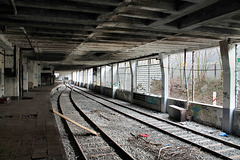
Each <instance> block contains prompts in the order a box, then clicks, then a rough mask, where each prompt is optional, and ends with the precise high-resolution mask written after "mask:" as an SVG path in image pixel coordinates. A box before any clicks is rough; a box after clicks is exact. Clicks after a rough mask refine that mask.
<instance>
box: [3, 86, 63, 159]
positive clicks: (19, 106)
mask: <svg viewBox="0 0 240 160" xmlns="http://www.w3.org/2000/svg"><path fill="white" fill-rule="evenodd" d="M53 87H54V86H41V87H39V88H37V89H33V90H30V91H29V92H28V93H25V94H24V96H25V99H24V100H19V101H12V102H11V103H10V104H0V160H28V159H44V160H45V159H46V160H63V159H66V155H65V151H64V148H63V144H62V142H61V138H60V134H59V131H58V128H57V125H56V122H55V118H54V115H53V113H51V112H50V110H51V102H50V91H51V89H52V88H53Z"/></svg>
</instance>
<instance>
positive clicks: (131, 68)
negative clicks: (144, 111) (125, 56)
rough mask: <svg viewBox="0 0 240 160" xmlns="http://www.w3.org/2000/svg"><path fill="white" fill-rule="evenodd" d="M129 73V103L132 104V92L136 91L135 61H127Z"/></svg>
mask: <svg viewBox="0 0 240 160" xmlns="http://www.w3.org/2000/svg"><path fill="white" fill-rule="evenodd" d="M129 64H130V71H131V102H132V103H133V92H134V91H135V90H136V83H135V82H136V78H137V72H136V68H137V61H129Z"/></svg>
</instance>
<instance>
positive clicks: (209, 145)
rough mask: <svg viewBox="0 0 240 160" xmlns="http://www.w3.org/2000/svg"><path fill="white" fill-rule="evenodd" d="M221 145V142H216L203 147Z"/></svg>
mask: <svg viewBox="0 0 240 160" xmlns="http://www.w3.org/2000/svg"><path fill="white" fill-rule="evenodd" d="M221 145H222V143H216V144H209V145H206V146H204V147H215V146H221Z"/></svg>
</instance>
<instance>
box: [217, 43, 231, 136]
mask: <svg viewBox="0 0 240 160" xmlns="http://www.w3.org/2000/svg"><path fill="white" fill-rule="evenodd" d="M219 44H220V51H221V57H222V65H223V118H222V129H223V130H224V131H225V132H227V133H231V132H232V119H233V110H234V109H235V46H234V45H233V44H229V42H228V41H221V42H220V43H219Z"/></svg>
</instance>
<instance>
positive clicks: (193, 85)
mask: <svg viewBox="0 0 240 160" xmlns="http://www.w3.org/2000/svg"><path fill="white" fill-rule="evenodd" d="M194 61H195V57H194V51H193V52H192V101H193V102H194V89H195V81H194V69H195V68H194V65H195V62H194Z"/></svg>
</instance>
